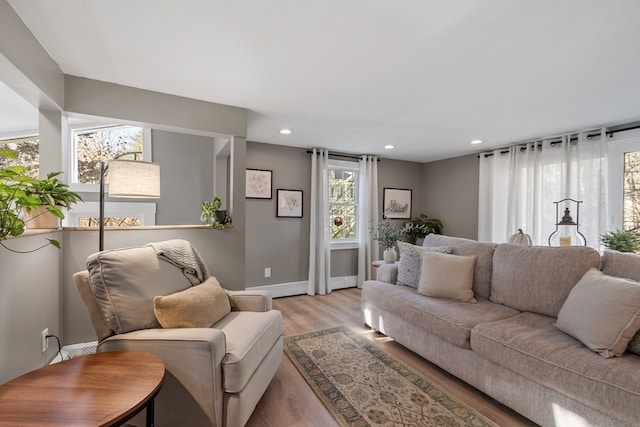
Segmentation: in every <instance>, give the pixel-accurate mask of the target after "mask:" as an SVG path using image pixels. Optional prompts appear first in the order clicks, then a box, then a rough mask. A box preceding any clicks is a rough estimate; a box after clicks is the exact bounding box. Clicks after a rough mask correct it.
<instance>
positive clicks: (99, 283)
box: [87, 247, 191, 334]
mask: <svg viewBox="0 0 640 427" xmlns="http://www.w3.org/2000/svg"><path fill="white" fill-rule="evenodd" d="M87 270H88V271H89V283H90V285H91V289H92V291H93V294H94V295H95V298H96V301H97V302H98V307H99V308H100V311H101V312H102V316H103V317H104V320H105V323H106V324H107V325H109V327H110V328H111V329H112V330H113V331H115V332H116V333H118V334H122V333H126V332H131V331H134V330H138V329H148V328H158V327H160V324H159V323H158V320H157V319H156V316H155V314H154V312H153V298H154V297H155V296H157V295H169V294H173V293H176V292H179V291H182V290H184V289H187V288H190V287H191V283H190V282H189V280H188V279H187V278H186V277H185V275H184V274H183V272H182V270H181V269H179V268H177V267H176V266H174V265H172V264H170V263H168V262H166V261H163V260H161V259H159V258H158V256H157V255H156V251H155V250H154V249H153V248H152V247H137V248H125V249H116V250H109V251H103V252H98V253H96V254H93V255H91V256H89V258H88V259H87Z"/></svg>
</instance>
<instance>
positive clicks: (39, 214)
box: [24, 206, 60, 229]
mask: <svg viewBox="0 0 640 427" xmlns="http://www.w3.org/2000/svg"><path fill="white" fill-rule="evenodd" d="M24 222H25V225H26V226H27V228H32V229H33V228H35V229H42V228H49V229H51V228H60V219H59V218H58V217H56V216H55V215H53V214H52V213H51V212H49V211H48V210H47V207H46V206H38V207H37V208H35V209H31V210H30V211H29V212H25V215H24Z"/></svg>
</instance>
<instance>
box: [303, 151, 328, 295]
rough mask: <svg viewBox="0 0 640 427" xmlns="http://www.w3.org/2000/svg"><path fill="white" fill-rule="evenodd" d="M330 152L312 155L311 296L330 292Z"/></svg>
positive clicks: (309, 292) (309, 287) (308, 291)
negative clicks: (328, 172)
mask: <svg viewBox="0 0 640 427" xmlns="http://www.w3.org/2000/svg"><path fill="white" fill-rule="evenodd" d="M328 169H329V152H328V151H326V150H321V149H314V150H313V153H312V155H311V225H310V235H309V284H308V289H307V293H308V294H309V295H315V294H317V293H318V294H320V295H325V294H328V293H330V292H331V286H330V282H329V280H330V278H331V232H330V229H329V183H328V179H327V170H328Z"/></svg>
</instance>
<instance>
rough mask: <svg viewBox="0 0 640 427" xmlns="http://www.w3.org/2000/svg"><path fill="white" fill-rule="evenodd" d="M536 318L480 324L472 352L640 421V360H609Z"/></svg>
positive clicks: (544, 319) (473, 337)
mask: <svg viewBox="0 0 640 427" xmlns="http://www.w3.org/2000/svg"><path fill="white" fill-rule="evenodd" d="M555 321H556V319H555V318H553V317H548V316H543V315H539V314H534V313H522V314H520V315H518V316H516V317H513V318H510V319H505V320H500V321H496V322H491V323H482V324H479V325H477V326H476V327H475V328H474V329H473V331H472V332H471V348H472V350H473V351H475V352H477V353H478V354H479V355H481V356H483V357H485V358H487V359H489V360H490V361H492V362H494V363H496V364H498V365H499V366H501V367H503V368H506V369H510V370H511V371H513V372H516V373H518V374H520V375H523V376H524V377H526V378H528V379H530V380H532V381H535V382H538V383H540V384H542V385H544V386H546V387H548V388H550V389H553V390H556V391H558V392H559V393H562V394H566V395H567V396H569V397H571V398H573V399H575V400H577V401H579V402H582V403H583V404H585V405H588V406H590V407H592V408H594V409H596V410H600V411H602V412H603V413H606V414H625V415H627V416H628V419H627V420H626V422H627V423H629V425H632V424H636V423H637V420H638V419H640V356H636V355H633V354H626V355H625V356H624V357H616V358H613V359H605V358H603V357H601V356H599V355H598V354H597V353H594V352H593V351H591V350H589V349H588V348H586V347H585V346H584V345H582V343H580V342H579V341H578V340H576V339H574V338H572V337H570V336H569V335H567V334H565V333H563V332H562V331H560V330H558V329H557V328H556V327H555V326H554V323H555Z"/></svg>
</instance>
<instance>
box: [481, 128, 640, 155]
mask: <svg viewBox="0 0 640 427" xmlns="http://www.w3.org/2000/svg"><path fill="white" fill-rule="evenodd" d="M634 129H640V123H635V124H633V125H630V126H625V127H619V128H616V129H612V130H607V131H605V135H607V136H608V137H609V138H611V137H612V136H613V134H615V133H618V132H626V131H628V130H634ZM594 136H600V132H598V133H589V134H587V139H591V138H593V137H594ZM577 140H578V137H577V136H574V137H571V138H569V142H575V141H577ZM530 142H533V141H530ZM561 142H562V139H557V140H552V141H551V142H550V143H549V144H550V145H556V144H560V143H561ZM523 144H528V143H527V142H525V143H521V144H513V146H514V147H517V146H518V145H523ZM541 146H542V143H538V144H536V147H541ZM526 149H527V147H520V151H525V150H526ZM508 152H509V150H507V149H505V150H502V151H500V154H507V153H508ZM481 155H484V157H485V158H487V157H491V156H493V155H494V153H485V154H478V158H480V156H481Z"/></svg>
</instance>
